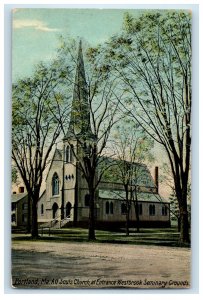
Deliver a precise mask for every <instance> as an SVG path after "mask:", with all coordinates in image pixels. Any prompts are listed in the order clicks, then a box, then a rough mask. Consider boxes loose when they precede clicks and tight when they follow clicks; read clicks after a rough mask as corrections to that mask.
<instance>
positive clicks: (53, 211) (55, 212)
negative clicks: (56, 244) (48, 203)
mask: <svg viewBox="0 0 203 300" xmlns="http://www.w3.org/2000/svg"><path fill="white" fill-rule="evenodd" d="M57 210H58V204H57V203H56V202H55V203H54V204H53V206H52V218H53V219H55V218H56V217H57Z"/></svg>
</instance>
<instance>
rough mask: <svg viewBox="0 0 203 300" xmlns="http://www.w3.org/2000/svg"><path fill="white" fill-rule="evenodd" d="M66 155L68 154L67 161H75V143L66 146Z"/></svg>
mask: <svg viewBox="0 0 203 300" xmlns="http://www.w3.org/2000/svg"><path fill="white" fill-rule="evenodd" d="M65 156H66V158H65V159H66V162H67V163H69V162H70V163H72V162H73V145H68V146H67V147H66V152H65Z"/></svg>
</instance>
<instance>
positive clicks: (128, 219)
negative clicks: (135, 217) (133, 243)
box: [125, 205, 130, 236]
mask: <svg viewBox="0 0 203 300" xmlns="http://www.w3.org/2000/svg"><path fill="white" fill-rule="evenodd" d="M129 221H130V218H129V209H128V205H127V211H126V230H125V232H126V236H129V234H130V232H129V223H130V222H129Z"/></svg>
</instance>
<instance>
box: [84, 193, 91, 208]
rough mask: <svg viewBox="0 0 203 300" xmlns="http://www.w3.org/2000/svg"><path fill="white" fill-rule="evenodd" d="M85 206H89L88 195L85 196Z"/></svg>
mask: <svg viewBox="0 0 203 300" xmlns="http://www.w3.org/2000/svg"><path fill="white" fill-rule="evenodd" d="M85 206H90V195H89V194H86V195H85Z"/></svg>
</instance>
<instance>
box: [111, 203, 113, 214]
mask: <svg viewBox="0 0 203 300" xmlns="http://www.w3.org/2000/svg"><path fill="white" fill-rule="evenodd" d="M110 214H111V215H113V202H110Z"/></svg>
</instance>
